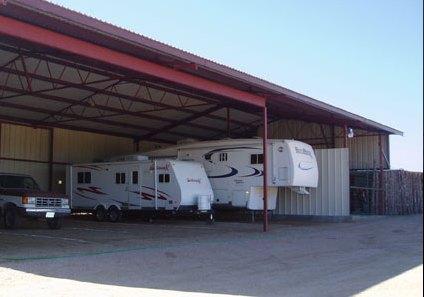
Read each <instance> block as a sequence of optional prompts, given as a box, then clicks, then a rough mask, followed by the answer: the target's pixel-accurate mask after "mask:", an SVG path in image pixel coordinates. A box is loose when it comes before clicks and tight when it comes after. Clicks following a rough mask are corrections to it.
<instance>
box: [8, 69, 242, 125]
mask: <svg viewBox="0 0 424 297" xmlns="http://www.w3.org/2000/svg"><path fill="white" fill-rule="evenodd" d="M0 71H3V72H6V73H11V74H14V75H20V76H28V77H30V78H31V79H36V80H40V81H45V82H52V83H55V84H59V85H63V86H64V87H59V88H56V89H52V90H59V89H64V88H69V87H71V88H76V89H83V90H86V91H90V92H93V93H97V94H104V95H107V96H112V97H116V98H122V99H124V100H128V101H131V102H137V103H145V104H149V105H152V106H156V105H158V106H160V107H163V108H168V109H175V110H178V111H183V112H185V113H190V114H197V111H194V110H190V109H187V108H184V107H178V106H172V105H169V104H165V103H160V102H156V101H152V100H147V99H144V98H140V97H133V96H129V95H124V94H119V93H116V92H112V91H109V90H105V89H98V88H95V87H92V86H90V85H89V84H92V83H86V84H79V83H72V82H68V81H64V80H61V79H56V78H51V77H46V76H43V75H40V74H34V73H26V72H24V71H21V70H17V69H12V68H9V67H2V66H0ZM101 81H102V82H103V81H109V79H108V80H101ZM42 91H43V92H48V91H49V90H47V89H46V90H41V91H35V92H33V93H31V94H39V93H41V92H42ZM0 100H1V98H0ZM70 104H71V103H70ZM72 104H76V105H78V104H79V103H78V102H74V103H72ZM96 107H98V108H99V109H102V108H103V107H104V106H102V105H96ZM118 110H119V109H115V111H114V112H119V111H118ZM121 113H122V114H129V113H130V112H129V111H124V110H121ZM131 115H133V116H136V117H141V118H147V119H152V120H158V121H164V122H170V123H171V122H174V121H173V120H172V119H169V118H164V117H160V116H156V115H152V114H150V115H148V114H143V115H141V114H140V113H137V112H131ZM207 117H209V118H212V119H222V118H221V117H219V116H216V115H207ZM236 122H237V123H238V124H242V125H249V124H248V123H243V122H238V121H236ZM184 125H186V126H191V127H195V128H199V129H203V130H208V131H209V130H211V129H213V130H217V131H222V132H225V130H224V129H219V128H216V127H213V128H212V127H209V126H205V125H202V124H197V123H185V124H184Z"/></svg>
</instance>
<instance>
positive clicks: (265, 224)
mask: <svg viewBox="0 0 424 297" xmlns="http://www.w3.org/2000/svg"><path fill="white" fill-rule="evenodd" d="M267 139H268V109H267V107H266V106H264V107H263V135H262V147H263V162H264V175H263V196H264V197H263V202H264V210H263V231H264V232H266V231H268V157H267V155H268V154H267Z"/></svg>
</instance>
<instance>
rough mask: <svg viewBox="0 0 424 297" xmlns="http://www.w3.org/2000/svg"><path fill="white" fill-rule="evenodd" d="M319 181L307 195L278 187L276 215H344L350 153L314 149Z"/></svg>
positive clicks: (345, 214)
mask: <svg viewBox="0 0 424 297" xmlns="http://www.w3.org/2000/svg"><path fill="white" fill-rule="evenodd" d="M315 154H316V156H317V161H318V168H319V184H318V187H317V188H316V189H311V190H310V193H311V194H310V195H307V196H304V195H298V194H296V193H294V192H293V191H291V190H290V189H288V188H281V189H280V191H279V195H278V202H277V209H276V211H275V213H276V214H281V215H315V216H347V215H349V214H350V205H349V152H348V149H323V150H316V151H315Z"/></svg>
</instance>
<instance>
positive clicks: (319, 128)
mask: <svg viewBox="0 0 424 297" xmlns="http://www.w3.org/2000/svg"><path fill="white" fill-rule="evenodd" d="M260 130H261V129H260ZM259 132H261V131H259ZM268 133H269V137H270V138H283V139H284V138H286V139H297V140H301V141H304V142H306V143H309V144H311V145H312V146H313V147H314V148H315V149H321V148H332V147H336V148H337V147H339V148H340V147H342V146H343V141H344V137H343V129H342V128H341V127H334V128H333V127H332V126H330V125H319V124H315V123H307V122H302V121H295V120H281V121H276V122H273V123H271V124H269V131H268ZM354 134H355V136H354V137H353V138H349V139H348V142H347V144H348V148H349V164H350V169H373V168H377V167H378V166H379V147H378V136H377V135H376V134H375V133H372V132H371V133H370V132H366V131H362V130H357V129H355V130H354ZM333 136H334V138H333ZM382 146H383V152H384V155H385V156H386V159H387V162H385V163H384V168H385V169H389V168H390V150H389V136H388V135H382Z"/></svg>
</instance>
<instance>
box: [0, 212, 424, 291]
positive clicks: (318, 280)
mask: <svg viewBox="0 0 424 297" xmlns="http://www.w3.org/2000/svg"><path fill="white" fill-rule="evenodd" d="M260 230H261V225H260V223H255V224H251V223H236V222H218V223H215V224H214V225H206V224H205V223H204V222H201V221H188V220H187V221H182V220H169V221H157V222H154V223H153V224H150V223H144V222H142V221H139V220H128V221H125V222H122V223H116V224H113V223H97V222H94V221H91V220H89V219H87V218H72V219H69V220H67V221H66V222H65V225H64V227H63V229H62V230H49V229H47V228H46V227H45V226H44V224H38V223H28V224H26V225H24V226H23V227H22V228H21V229H18V230H5V229H0V296H141V295H142V296H158V295H160V296H188V295H190V296H192V295H193V296H203V295H209V294H217V295H226V296H228V295H245V296H352V295H357V294H361V295H363V296H422V287H423V285H422V276H423V271H422V252H423V244H422V239H423V238H422V237H423V236H422V216H393V217H378V218H372V219H369V220H368V219H361V220H354V221H352V222H347V223H308V222H303V223H299V222H296V223H294V222H293V223H291V222H284V223H279V222H274V223H272V225H271V230H270V232H269V233H266V234H265V233H262V232H260Z"/></svg>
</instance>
